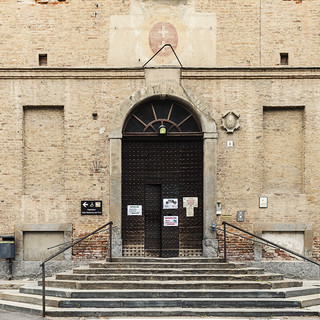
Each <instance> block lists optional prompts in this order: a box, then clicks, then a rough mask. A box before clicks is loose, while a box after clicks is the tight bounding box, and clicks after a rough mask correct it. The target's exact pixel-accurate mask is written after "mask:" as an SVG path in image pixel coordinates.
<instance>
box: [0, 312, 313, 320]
mask: <svg viewBox="0 0 320 320" xmlns="http://www.w3.org/2000/svg"><path fill="white" fill-rule="evenodd" d="M40 319H41V320H43V319H47V320H102V319H104V320H119V319H121V320H154V319H156V320H164V319H166V320H199V319H201V320H318V319H319V317H276V318H214V317H174V318H162V317H159V318H148V317H144V318H128V317H121V318H114V317H80V318H79V317H67V318H65V317H61V318H60V317H59V318H52V317H45V318H42V317H41V316H35V315H28V314H24V313H18V312H7V311H2V310H1V311H0V320H40Z"/></svg>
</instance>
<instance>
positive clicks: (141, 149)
mask: <svg viewBox="0 0 320 320" xmlns="http://www.w3.org/2000/svg"><path fill="white" fill-rule="evenodd" d="M202 190H203V143H202V140H169V139H166V140H147V141H134V140H124V141H123V144H122V238H123V239H122V240H123V254H124V255H126V256H154V257H175V256H179V255H180V256H199V255H201V250H202V235H203V226H202V225H203V199H202ZM187 200H190V201H187ZM190 204H191V206H190ZM187 207H188V208H187Z"/></svg>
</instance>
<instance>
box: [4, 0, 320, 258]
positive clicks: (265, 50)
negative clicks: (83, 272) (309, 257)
mask: <svg viewBox="0 0 320 320" xmlns="http://www.w3.org/2000/svg"><path fill="white" fill-rule="evenodd" d="M319 11H320V3H319V4H318V3H316V2H315V1H312V2H311V1H283V0H276V1H275V0H267V1H258V0H248V1H242V0H235V1H226V0H217V1H209V0H173V1H166V0H159V1H156V0H124V1H121V0H106V1H100V2H99V1H96V2H93V1H90V0H84V1H80V0H68V1H51V0H49V1H47V2H46V1H33V0H28V1H27V0H20V1H19V0H18V1H17V0H6V1H0V17H2V23H1V24H0V39H1V40H0V101H1V106H0V119H1V122H0V123H1V126H0V148H1V150H2V152H1V158H0V159H1V161H0V176H1V180H0V190H1V198H0V201H1V202H0V222H1V223H0V234H10V233H14V232H15V225H16V224H17V223H20V224H28V223H29V224H35V225H41V224H50V223H59V222H61V223H70V224H72V226H73V230H74V231H73V237H74V238H77V237H79V236H82V235H84V234H86V232H90V231H92V230H93V229H94V228H97V227H99V226H101V225H103V224H104V223H106V222H108V221H109V220H110V219H111V218H112V219H113V216H112V214H111V212H112V210H113V209H114V203H115V202H117V201H118V200H117V199H118V198H116V199H115V197H114V194H117V197H120V198H121V187H120V186H119V185H118V184H115V183H114V181H113V180H112V178H111V177H112V176H117V175H118V174H119V172H117V170H118V167H116V168H115V167H114V165H113V161H115V162H117V161H118V163H120V162H121V153H119V152H116V151H115V149H112V147H111V145H112V141H113V140H112V139H121V136H120V137H118V136H115V134H114V132H113V129H112V128H113V126H114V123H116V122H117V123H118V122H119V123H120V124H121V123H123V122H124V121H125V117H126V114H125V112H122V113H123V114H122V113H121V108H123V105H124V102H125V103H127V104H128V103H129V104H130V101H131V106H128V109H126V110H129V111H130V108H132V107H134V105H135V102H134V101H135V99H137V100H138V98H137V95H143V94H145V97H149V98H152V97H154V96H155V92H156V89H154V88H155V84H152V83H151V85H150V84H149V83H147V82H148V81H147V79H146V76H145V72H144V69H142V68H141V67H142V65H143V64H144V63H145V62H146V61H147V60H148V59H149V58H150V57H151V56H152V55H153V53H154V50H155V48H156V46H159V45H161V44H162V42H161V41H162V40H163V41H165V39H171V38H170V37H169V38H165V37H166V36H167V33H166V32H173V31H172V30H176V31H175V32H176V34H175V38H174V41H175V43H174V44H175V52H176V54H177V57H178V58H179V59H180V61H181V63H182V65H183V67H184V68H182V69H181V72H180V75H179V79H178V81H177V82H178V83H177V84H175V85H176V86H177V87H179V90H180V91H181V92H182V93H180V91H179V94H178V91H174V90H173V89H172V90H171V89H166V88H169V87H170V86H169V84H172V83H171V82H172V81H173V80H172V81H171V79H162V80H161V79H160V80H159V79H153V80H152V81H154V82H155V83H156V84H157V85H158V87H159V88H160V89H158V92H157V96H161V94H163V95H169V96H170V97H173V98H174V97H178V96H179V95H180V96H182V95H184V97H185V102H186V103H187V104H188V105H189V106H191V107H192V108H194V110H196V112H197V113H198V114H199V117H200V116H201V117H204V118H206V119H208V120H206V121H208V123H211V124H212V126H215V125H216V127H217V130H216V132H215V133H217V136H218V138H217V140H215V143H216V145H215V155H214V156H212V158H211V159H210V156H208V158H205V159H206V160H205V161H208V163H207V165H208V166H211V165H212V166H213V167H214V169H212V170H213V171H212V172H216V174H215V176H214V177H213V178H212V181H211V185H212V186H213V188H212V195H213V196H212V197H213V199H215V202H219V203H221V208H222V214H221V215H218V216H216V215H215V207H214V205H210V208H209V209H210V210H211V211H210V212H212V214H211V213H210V214H211V215H210V216H209V217H208V220H210V221H215V222H216V223H217V225H218V226H221V223H222V221H223V220H228V221H230V223H235V224H238V225H239V226H240V227H242V228H244V229H247V230H248V231H250V232H254V231H255V230H254V224H255V223H256V222H262V223H266V224H268V223H269V222H272V223H278V224H279V225H283V224H286V223H288V222H290V223H295V224H298V225H302V224H304V223H309V224H311V225H312V235H313V243H312V250H313V258H314V259H317V260H319V257H320V253H319V252H320V249H319V248H320V245H319V238H320V227H319V216H318V213H319V208H320V207H319V203H320V197H319V194H320V192H319V191H320V190H319V185H320V171H319V168H318V162H319V161H318V160H319V158H320V148H319V141H318V137H319V135H320V125H319V121H318V118H319V110H318V104H319V101H320V100H319V79H320V72H319V69H318V68H317V67H316V66H318V65H319V63H320V56H319V54H318V50H317V48H318V47H319V43H320V38H319V34H318V33H319V32H318V25H319ZM161 23H162V25H161ZM158 24H159V25H158ZM169 24H170V25H172V26H174V29H172V28H171V29H170V30H171V31H170V30H169V28H167V29H166V28H165V27H166V26H169ZM154 26H159V28H160V29H159V30H158V29H152V28H153V27H154ZM162 27H163V28H162ZM151 30H153V32H156V31H154V30H158V31H159V32H160V33H159V34H156V35H154V34H153V33H150V32H151ZM161 32H162V33H161ZM162 36H163V39H162V38H161V37H162ZM170 36H172V35H170ZM172 37H173V36H172ZM150 39H151V40H150ZM172 39H173V38H172ZM157 41H158V42H159V43H158V42H157ZM166 41H167V40H166ZM150 43H152V45H150ZM280 53H287V54H288V66H285V65H280V63H281V61H280ZM39 54H47V65H46V66H43V65H42V66H39ZM168 65H169V66H171V67H177V66H179V64H178V61H177V59H176V57H175V55H174V54H173V53H172V52H171V53H170V54H165V55H160V56H158V57H155V58H154V59H153V60H152V61H151V62H150V64H149V65H148V66H147V67H149V66H150V67H161V66H168ZM159 83H160V84H159ZM161 90H162V91H161ZM134 93H136V96H135V95H134ZM180 96H179V99H180ZM195 97H199V99H201V103H202V105H203V107H201V110H200V109H199V108H198V109H197V106H196V103H194V101H196V98H195ZM197 101H198V100H197ZM229 111H233V112H234V113H236V114H239V115H240V118H239V121H240V128H239V129H238V130H235V131H234V133H227V132H226V130H225V129H223V127H222V126H221V118H222V116H223V115H225V114H226V113H227V112H229ZM119 114H120V115H121V119H118V118H117V117H118V116H117V115H119ZM120 133H121V132H120ZM228 141H232V142H233V147H227V142H228ZM111 157H112V159H113V160H112V159H111ZM114 159H116V160H114ZM213 160H214V161H216V162H214V161H213ZM210 161H212V163H211V162H210ZM120 169H121V168H120ZM120 173H121V171H120ZM118 178H119V177H118ZM118 181H119V179H118ZM114 190H116V192H115V193H113V192H114ZM208 196H210V195H206V196H205V197H208ZM261 196H267V197H268V207H267V208H259V197H261ZM81 200H101V201H102V202H103V214H102V215H101V216H98V215H97V216H81V213H80V201H81ZM239 210H242V211H245V220H244V222H237V221H236V215H237V211H239ZM206 227H208V226H206ZM116 232H118V233H119V234H121V225H117V224H116ZM214 237H215V235H214V236H213V238H214ZM106 239H107V238H106V234H105V233H103V235H99V236H97V237H96V239H94V240H88V242H86V243H83V244H82V245H79V247H76V248H74V249H73V259H74V260H81V259H104V258H105V256H106V246H107V242H106ZM217 239H218V240H219V241H218V242H219V247H218V255H221V254H222V253H223V250H222V242H221V241H220V240H221V239H222V238H221V234H219V233H218V235H217ZM96 240H97V241H96ZM230 242H231V245H230V257H231V258H232V259H241V260H252V259H253V258H254V246H253V244H252V243H250V242H248V241H247V240H243V239H234V238H230ZM263 259H284V260H290V259H291V258H290V257H289V256H287V255H284V254H282V253H280V252H278V251H277V250H276V251H272V250H271V251H270V250H269V249H268V250H263ZM22 260H23V259H22ZM319 261H320V260H319Z"/></svg>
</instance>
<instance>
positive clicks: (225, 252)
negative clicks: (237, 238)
mask: <svg viewBox="0 0 320 320" xmlns="http://www.w3.org/2000/svg"><path fill="white" fill-rule="evenodd" d="M226 228H227V226H226V224H225V223H224V224H223V247H224V248H223V255H224V257H223V260H224V262H227V230H226Z"/></svg>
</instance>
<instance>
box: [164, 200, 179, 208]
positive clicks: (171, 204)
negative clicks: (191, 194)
mask: <svg viewBox="0 0 320 320" xmlns="http://www.w3.org/2000/svg"><path fill="white" fill-rule="evenodd" d="M163 209H178V199H176V198H170V199H163Z"/></svg>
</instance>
